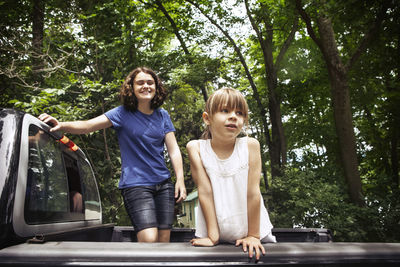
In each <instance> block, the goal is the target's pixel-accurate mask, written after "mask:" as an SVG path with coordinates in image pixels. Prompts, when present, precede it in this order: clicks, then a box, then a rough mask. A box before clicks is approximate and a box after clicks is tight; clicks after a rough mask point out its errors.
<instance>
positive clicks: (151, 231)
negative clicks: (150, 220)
mask: <svg viewBox="0 0 400 267" xmlns="http://www.w3.org/2000/svg"><path fill="white" fill-rule="evenodd" d="M136 236H137V239H138V242H157V241H158V229H157V228H156V227H153V228H146V229H143V230H141V231H140V232H138V233H137V234H136Z"/></svg>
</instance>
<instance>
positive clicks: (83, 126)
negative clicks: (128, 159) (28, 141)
mask: <svg viewBox="0 0 400 267" xmlns="http://www.w3.org/2000/svg"><path fill="white" fill-rule="evenodd" d="M39 119H40V120H41V121H43V122H45V123H51V124H53V128H51V129H50V132H54V131H62V132H67V133H72V134H87V133H91V132H94V131H97V130H101V129H104V128H109V127H111V126H112V123H111V121H110V120H109V119H108V118H107V117H106V115H104V114H103V115H100V116H98V117H96V118H93V119H90V120H87V121H66V122H59V121H58V120H57V119H56V118H54V117H52V116H50V115H48V114H46V113H43V114H40V115H39Z"/></svg>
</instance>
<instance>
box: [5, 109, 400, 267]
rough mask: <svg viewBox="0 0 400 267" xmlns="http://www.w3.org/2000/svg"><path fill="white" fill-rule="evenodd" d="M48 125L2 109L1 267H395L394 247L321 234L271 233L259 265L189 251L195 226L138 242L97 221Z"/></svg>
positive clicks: (215, 251)
mask: <svg viewBox="0 0 400 267" xmlns="http://www.w3.org/2000/svg"><path fill="white" fill-rule="evenodd" d="M49 128H50V127H49V126H48V125H46V124H44V123H43V122H41V121H39V120H38V119H37V118H35V117H34V116H31V115H29V114H26V113H24V112H21V111H17V110H14V109H3V108H0V266H76V265H79V266H205V265H212V266H233V265H235V266H236V265H242V266H250V265H262V266H267V265H268V266H286V265H293V264H296V265H301V266H400V244H399V243H335V242H332V237H331V235H330V232H329V231H328V230H326V229H273V233H274V235H275V236H276V237H277V240H278V243H274V244H265V245H264V246H265V249H266V251H267V253H266V255H265V256H262V257H261V259H260V260H259V261H258V262H255V260H254V259H249V257H248V254H247V253H244V252H243V251H242V249H241V248H240V247H235V246H234V245H230V244H219V245H217V246H215V247H193V246H191V244H190V243H189V240H190V239H191V238H193V235H194V230H193V229H180V228H176V229H173V231H172V235H171V243H151V244H150V243H138V242H136V235H135V231H134V229H133V227H131V226H115V225H114V224H103V223H102V208H101V201H100V196H99V191H98V188H97V184H96V179H95V177H94V174H93V171H92V167H91V165H90V163H89V161H88V160H87V158H86V156H85V154H84V153H83V151H82V150H81V149H79V147H77V146H76V145H75V144H74V143H73V142H72V141H70V140H69V139H68V138H66V137H64V136H62V135H60V134H59V133H50V132H49ZM355 230H356V229H355Z"/></svg>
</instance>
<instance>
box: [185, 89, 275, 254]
mask: <svg viewBox="0 0 400 267" xmlns="http://www.w3.org/2000/svg"><path fill="white" fill-rule="evenodd" d="M248 116H249V114H248V106H247V103H246V100H245V99H244V97H243V95H242V94H241V93H240V92H239V91H237V90H235V89H231V88H224V89H220V90H217V91H216V92H214V93H213V94H212V95H211V96H210V97H209V99H208V100H207V103H206V107H205V112H204V113H203V121H204V123H205V124H206V130H205V132H204V133H203V136H202V139H201V140H192V141H190V142H189V143H188V144H187V151H188V155H189V159H190V168H191V172H192V176H193V179H194V181H195V183H196V185H197V189H198V195H199V205H200V208H199V209H198V214H197V217H196V234H195V235H196V238H194V239H193V240H191V243H192V245H194V246H214V245H216V244H218V243H219V242H230V243H235V244H236V246H239V245H242V247H243V251H244V252H247V251H249V257H250V258H252V257H253V253H254V252H253V251H255V256H256V259H257V260H258V259H259V258H260V253H262V254H265V249H264V246H263V245H262V242H276V240H275V237H274V236H273V235H272V234H271V229H272V224H271V222H270V220H269V216H268V212H267V210H266V208H265V206H264V203H263V201H262V196H261V192H260V176H261V156H260V144H259V142H258V141H257V140H256V139H254V138H251V137H248V136H245V137H238V136H239V134H240V133H241V132H242V129H243V126H245V125H246V124H248Z"/></svg>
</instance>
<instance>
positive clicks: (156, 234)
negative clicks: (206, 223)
mask: <svg viewBox="0 0 400 267" xmlns="http://www.w3.org/2000/svg"><path fill="white" fill-rule="evenodd" d="M165 97H166V91H165V89H164V87H163V85H162V83H161V81H160V79H159V78H158V77H157V75H156V74H155V73H154V71H152V70H151V69H149V68H146V67H139V68H136V69H134V70H133V71H132V72H131V73H130V74H129V75H128V76H127V78H126V79H125V81H124V83H123V85H122V87H121V90H120V98H121V102H122V105H121V106H118V107H116V108H114V109H112V110H110V111H108V112H106V113H105V114H103V115H100V116H98V117H96V118H93V119H90V120H87V121H71V122H59V121H57V120H56V119H55V118H53V117H51V116H49V115H47V114H41V115H40V116H39V118H40V119H41V120H43V121H44V122H46V123H48V122H50V123H52V124H53V125H54V127H53V128H52V129H51V131H57V130H59V131H64V132H69V133H73V134H86V133H90V132H93V131H97V130H100V129H104V128H108V127H112V128H113V129H114V130H116V131H117V135H118V142H119V146H120V150H121V159H122V167H121V169H122V170H121V177H120V182H119V188H120V189H121V193H122V195H123V198H124V204H125V208H126V209H127V212H128V214H129V216H130V218H131V221H132V224H133V226H134V228H135V231H136V233H137V238H138V241H139V242H168V241H169V239H170V232H171V228H172V223H173V219H174V202H175V201H174V198H175V199H176V200H177V202H180V201H182V200H184V199H185V198H186V188H185V184H184V177H183V167H182V156H181V152H180V150H179V147H178V144H177V142H176V138H175V135H174V131H175V128H174V126H173V125H172V122H171V119H170V117H169V115H168V113H167V111H166V110H164V109H162V108H160V106H161V105H162V103H163V102H164V100H165ZM164 144H165V145H166V147H167V151H168V154H169V157H170V159H171V162H172V166H173V168H174V171H175V175H176V184H175V188H174V186H173V184H172V183H171V179H170V176H171V174H170V172H169V170H168V169H167V166H166V164H165V160H164V152H163V151H164Z"/></svg>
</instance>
